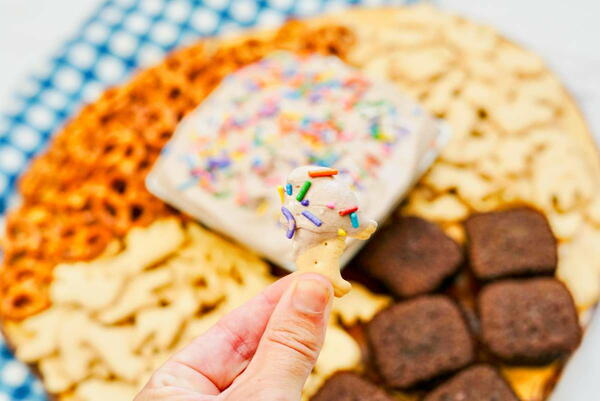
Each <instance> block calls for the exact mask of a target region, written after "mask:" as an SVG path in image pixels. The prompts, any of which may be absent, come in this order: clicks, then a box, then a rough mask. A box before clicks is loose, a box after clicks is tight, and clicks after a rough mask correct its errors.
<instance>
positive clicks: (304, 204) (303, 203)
mask: <svg viewBox="0 0 600 401" xmlns="http://www.w3.org/2000/svg"><path fill="white" fill-rule="evenodd" d="M300 203H301V204H302V206H308V205H309V201H308V199H303V200H302V202H300Z"/></svg>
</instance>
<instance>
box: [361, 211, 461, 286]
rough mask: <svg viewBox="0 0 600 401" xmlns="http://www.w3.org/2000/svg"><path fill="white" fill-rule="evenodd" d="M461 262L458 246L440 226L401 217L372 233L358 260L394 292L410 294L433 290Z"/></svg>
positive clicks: (419, 219)
mask: <svg viewBox="0 0 600 401" xmlns="http://www.w3.org/2000/svg"><path fill="white" fill-rule="evenodd" d="M462 262H463V255H462V250H461V247H460V246H459V245H458V244H457V243H456V242H454V240H452V239H451V238H450V237H448V236H447V235H446V234H444V232H443V231H442V230H441V229H440V227H438V226H437V225H436V224H434V223H431V222H428V221H427V220H423V219H421V218H419V217H403V218H400V219H399V220H398V221H394V222H393V223H392V224H391V225H389V226H388V227H385V228H384V229H383V230H381V231H380V232H378V233H376V234H375V237H374V238H373V240H372V241H371V242H370V243H369V244H368V245H367V246H366V247H365V249H364V251H363V252H362V253H361V256H360V257H359V262H358V263H359V264H360V266H361V267H362V268H364V269H365V270H366V271H368V272H369V273H370V274H371V275H372V276H373V277H375V278H377V279H379V280H381V281H382V282H383V283H384V284H385V285H386V286H387V287H388V288H389V289H390V290H391V291H392V292H393V293H394V294H396V295H398V296H400V297H411V296H414V295H419V294H425V293H428V292H432V291H434V290H436V289H437V288H438V287H439V286H440V285H441V284H442V282H443V281H444V280H445V279H447V278H448V277H450V276H452V275H453V274H454V273H456V271H457V270H458V268H459V267H460V265H461V264H462Z"/></svg>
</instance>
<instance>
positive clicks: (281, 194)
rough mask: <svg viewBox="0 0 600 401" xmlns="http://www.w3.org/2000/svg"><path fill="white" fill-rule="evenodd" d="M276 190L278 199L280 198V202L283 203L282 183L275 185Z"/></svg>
mask: <svg viewBox="0 0 600 401" xmlns="http://www.w3.org/2000/svg"><path fill="white" fill-rule="evenodd" d="M277 192H279V199H280V200H281V203H283V201H284V200H285V198H284V195H283V185H278V186H277Z"/></svg>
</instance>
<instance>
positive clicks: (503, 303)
mask: <svg viewBox="0 0 600 401" xmlns="http://www.w3.org/2000/svg"><path fill="white" fill-rule="evenodd" d="M477 304H478V305H477V306H478V309H479V318H480V321H481V340H482V342H483V344H484V345H485V346H486V347H487V349H488V350H489V351H490V352H491V353H492V354H493V355H495V356H496V357H498V358H499V359H501V360H503V361H505V362H508V363H518V364H519V363H523V364H530V363H533V364H538V363H539V364H542V363H547V362H550V361H552V360H554V359H556V358H558V357H561V356H564V355H567V354H569V353H570V352H572V351H573V350H575V348H577V345H579V342H580V340H581V327H580V326H579V320H578V318H577V311H576V310H575V304H574V302H573V299H572V298H571V294H570V293H569V291H568V290H567V288H566V287H565V286H564V284H562V283H561V282H560V281H558V280H556V279H554V278H549V277H542V278H534V279H526V280H503V281H498V282H496V283H492V284H488V285H487V286H485V287H484V288H483V289H482V290H481V293H480V294H479V297H478V300H477Z"/></svg>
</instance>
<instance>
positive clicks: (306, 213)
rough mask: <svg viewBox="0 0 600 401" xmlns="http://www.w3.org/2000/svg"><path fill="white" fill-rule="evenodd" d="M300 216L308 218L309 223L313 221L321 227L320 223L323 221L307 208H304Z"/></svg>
mask: <svg viewBox="0 0 600 401" xmlns="http://www.w3.org/2000/svg"><path fill="white" fill-rule="evenodd" d="M302 216H304V217H306V218H307V219H308V220H310V222H311V223H313V224H314V225H315V226H317V227H321V224H323V222H322V221H321V220H320V219H319V218H318V217H317V216H315V215H314V214H312V213H311V212H309V211H308V210H304V211H303V212H302Z"/></svg>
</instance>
